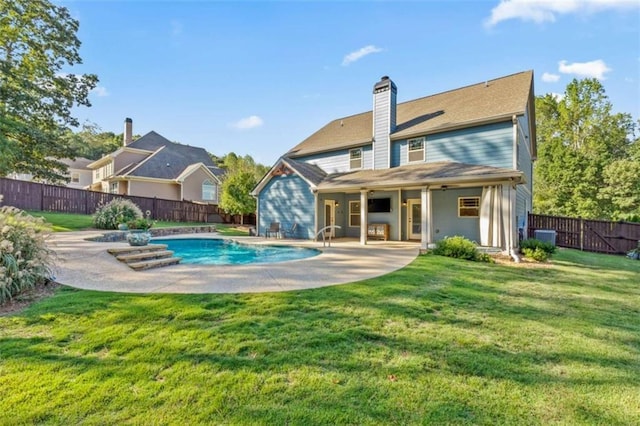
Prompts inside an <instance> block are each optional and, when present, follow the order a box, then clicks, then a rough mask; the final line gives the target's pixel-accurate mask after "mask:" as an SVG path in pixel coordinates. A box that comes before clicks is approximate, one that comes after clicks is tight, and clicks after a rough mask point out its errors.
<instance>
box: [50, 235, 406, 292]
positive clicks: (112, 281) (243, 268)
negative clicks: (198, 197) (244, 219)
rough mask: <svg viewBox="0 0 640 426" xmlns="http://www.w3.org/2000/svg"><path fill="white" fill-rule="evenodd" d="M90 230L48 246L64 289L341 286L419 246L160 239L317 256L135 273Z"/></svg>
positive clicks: (388, 266)
mask: <svg viewBox="0 0 640 426" xmlns="http://www.w3.org/2000/svg"><path fill="white" fill-rule="evenodd" d="M99 235H102V233H101V232H96V231H82V232H58V233H55V234H53V236H52V238H51V240H50V241H49V246H50V247H51V249H53V250H54V252H55V253H56V268H55V269H54V275H55V281H57V282H59V283H60V284H64V285H67V286H70V287H75V288H80V289H85V290H98V291H113V292H122V293H264V292H276V291H289V290H304V289H311V288H319V287H326V286H332V285H339V284H346V283H350V282H355V281H361V280H365V279H368V278H374V277H378V276H381V275H385V274H388V273H390V272H393V271H395V270H398V269H400V268H403V267H405V266H406V265H408V264H409V263H411V262H412V261H413V260H414V259H415V258H416V256H417V255H418V253H419V245H418V244H416V243H411V242H370V243H368V244H367V245H366V246H361V245H360V244H359V243H358V242H357V241H354V240H340V239H339V240H334V241H333V242H332V244H331V247H324V248H323V246H322V242H313V241H306V240H275V239H264V238H258V237H222V236H220V235H219V234H217V233H209V234H188V235H184V234H183V235H177V236H173V237H163V238H230V239H233V240H237V241H243V242H248V243H252V244H272V245H295V246H299V247H310V248H316V249H319V250H321V251H322V253H320V254H319V255H318V256H314V257H311V258H307V259H301V260H294V261H289V262H281V263H271V264H253V265H187V264H179V265H175V266H169V267H165V268H157V269H150V270H146V271H139V272H136V271H134V270H132V269H130V268H129V267H128V266H126V265H125V264H124V263H122V262H119V261H118V260H116V258H115V257H114V256H112V255H110V254H109V253H107V249H108V248H112V247H126V246H128V244H127V243H126V242H114V243H103V242H94V241H87V240H86V238H89V237H95V236H99Z"/></svg>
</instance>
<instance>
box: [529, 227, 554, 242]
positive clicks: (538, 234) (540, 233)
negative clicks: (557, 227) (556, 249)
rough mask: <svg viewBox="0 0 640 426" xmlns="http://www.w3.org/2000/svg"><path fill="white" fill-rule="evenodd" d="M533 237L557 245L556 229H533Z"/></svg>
mask: <svg viewBox="0 0 640 426" xmlns="http://www.w3.org/2000/svg"><path fill="white" fill-rule="evenodd" d="M533 238H535V239H536V240H540V241H544V242H545V243H551V244H553V245H554V246H555V245H556V231H554V230H553V229H536V230H535V231H533Z"/></svg>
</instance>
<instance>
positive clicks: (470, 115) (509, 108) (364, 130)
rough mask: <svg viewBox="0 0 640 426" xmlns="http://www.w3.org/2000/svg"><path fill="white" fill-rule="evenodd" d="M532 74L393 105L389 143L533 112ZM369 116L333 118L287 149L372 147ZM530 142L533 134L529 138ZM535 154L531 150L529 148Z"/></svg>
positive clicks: (293, 151)
mask: <svg viewBox="0 0 640 426" xmlns="http://www.w3.org/2000/svg"><path fill="white" fill-rule="evenodd" d="M532 103H533V71H524V72H520V73H517V74H513V75H509V76H506V77H501V78H497V79H495V80H488V81H486V82H482V83H478V84H474V85H471V86H466V87H462V88H459V89H455V90H450V91H448V92H443V93H439V94H436V95H431V96H427V97H424V98H419V99H415V100H412V101H408V102H402V103H399V104H398V105H397V119H396V122H397V127H396V129H395V131H394V132H393V133H392V134H391V139H394V140H397V139H404V138H407V137H410V136H417V135H425V134H430V133H437V132H441V131H445V130H448V129H452V128H457V127H461V126H465V125H472V124H473V123H482V122H488V121H490V120H493V119H497V118H505V119H507V118H509V117H511V116H512V115H521V114H524V112H525V111H526V110H527V108H529V109H530V111H531V113H533V105H532ZM532 119H535V117H532ZM372 120H373V114H372V111H368V112H364V113H361V114H357V115H352V116H349V117H343V118H338V119H336V120H333V121H332V122H330V123H328V124H327V125H326V126H324V127H322V128H321V129H320V130H318V131H317V132H315V133H314V134H313V135H311V136H309V137H308V138H307V139H305V140H304V141H302V142H301V143H299V144H298V145H296V146H295V147H293V148H292V149H291V150H290V151H289V152H288V154H287V156H289V157H299V156H303V155H309V154H313V153H317V152H325V151H331V150H335V149H344V148H349V147H354V146H362V145H365V144H370V143H371V142H372V138H373V134H372V129H373V122H372ZM532 136H533V137H532V140H533V141H534V142H535V134H532ZM534 150H535V149H534Z"/></svg>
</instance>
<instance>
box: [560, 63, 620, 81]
mask: <svg viewBox="0 0 640 426" xmlns="http://www.w3.org/2000/svg"><path fill="white" fill-rule="evenodd" d="M558 71H560V72H561V73H562V74H574V75H577V76H579V77H588V78H597V79H598V80H604V79H605V78H606V77H605V76H604V74H605V73H607V72H609V71H611V68H609V67H608V66H607V64H605V63H604V61H603V60H602V59H598V60H595V61H591V62H574V63H572V64H569V63H567V61H560V62H558Z"/></svg>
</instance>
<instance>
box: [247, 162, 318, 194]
mask: <svg viewBox="0 0 640 426" xmlns="http://www.w3.org/2000/svg"><path fill="white" fill-rule="evenodd" d="M281 163H283V164H284V165H285V166H287V167H289V168H290V169H291V170H293V171H294V172H296V174H297V175H298V176H299V177H300V178H301V179H302V180H304V181H305V182H306V183H307V184H308V185H309V187H310V188H311V189H316V188H317V186H316V185H315V184H314V183H313V182H311V181H310V180H309V179H307V178H306V177H304V175H303V174H302V173H300V171H298V170H297V169H296V168H295V167H294V166H292V165H291V163H289V162H288V161H286V159H285V157H280V158H278V161H276V163H275V164H274V165H273V166H272V167H271V168H270V169H269V171H268V172H267V173H265V175H264V176H263V177H262V179H260V182H258V184H257V185H256V186H255V187H254V188H253V190H252V191H251V195H252V196H254V197H257V196H258V194H259V193H260V191H262V190H263V189H264V187H265V186H266V185H267V183H269V181H270V180H271V178H272V177H273V176H272V175H271V173H272V172H273V170H275V169H276V167H278V166H279V165H280V164H281Z"/></svg>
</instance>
